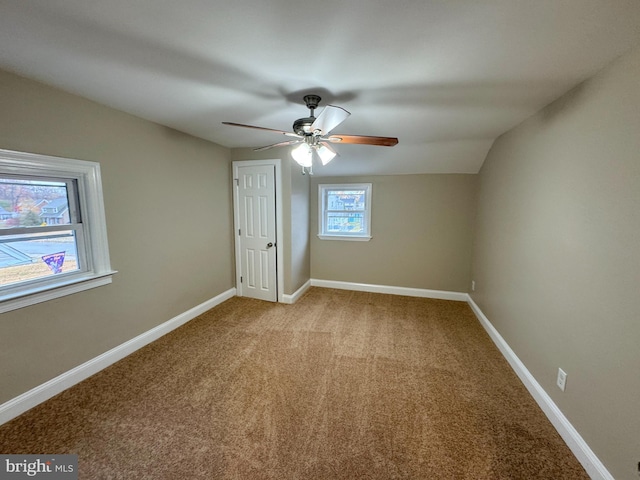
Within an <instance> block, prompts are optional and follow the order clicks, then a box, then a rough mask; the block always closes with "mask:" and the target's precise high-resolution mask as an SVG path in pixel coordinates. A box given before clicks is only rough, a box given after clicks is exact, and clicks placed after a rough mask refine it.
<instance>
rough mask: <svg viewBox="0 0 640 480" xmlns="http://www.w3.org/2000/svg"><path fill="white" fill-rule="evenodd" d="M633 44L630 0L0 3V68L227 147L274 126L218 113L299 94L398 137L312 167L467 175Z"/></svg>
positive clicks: (636, 20)
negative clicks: (521, 126)
mask: <svg viewBox="0 0 640 480" xmlns="http://www.w3.org/2000/svg"><path fill="white" fill-rule="evenodd" d="M639 44H640V1H638V0H484V1H481V0H395V1H392V0H349V1H347V0H342V1H339V0H324V1H317V0H316V1H313V2H311V1H308V0H298V1H292V0H270V1H265V0H262V1H258V0H233V1H226V2H222V1H220V0H181V1H176V0H100V1H97V0H94V1H91V0H2V1H1V2H0V67H1V68H4V69H6V70H9V71H13V72H17V73H19V74H22V75H24V76H27V77H30V78H34V79H36V80H39V81H42V82H44V83H47V84H50V85H54V86H57V87H59V88H62V89H64V90H66V91H69V92H72V93H75V94H78V95H82V96H84V97H87V98H90V99H93V100H95V101H98V102H100V103H103V104H106V105H109V106H111V107H114V108H117V109H120V110H123V111H125V112H129V113H132V114H134V115H138V116H140V117H143V118H146V119H149V120H153V121H155V122H158V123H161V124H163V125H167V126H170V127H173V128H175V129H177V130H181V131H184V132H188V133H191V134H193V135H195V136H198V137H202V138H205V139H209V140H212V141H214V142H216V143H219V144H221V145H224V146H226V147H232V148H233V147H258V146H263V145H268V144H271V143H275V142H278V141H281V140H283V138H282V136H279V135H277V134H274V133H266V132H260V131H254V130H249V129H242V128H234V127H229V126H224V125H221V122H222V121H232V122H238V123H248V124H252V125H259V126H265V127H270V128H275V129H280V130H287V131H288V130H290V129H291V125H292V123H293V120H295V119H296V118H299V117H306V116H308V113H309V111H308V110H307V109H306V107H305V106H304V103H303V101H302V96H303V95H304V94H305V93H318V94H319V95H321V96H322V97H323V102H322V103H321V105H324V104H326V103H331V104H334V105H339V106H342V107H344V108H346V109H347V110H349V111H350V112H351V113H352V115H351V117H350V118H348V119H347V120H346V121H345V122H344V123H343V124H342V125H340V126H339V127H338V128H336V129H335V130H334V132H333V133H343V134H353V135H380V136H395V137H398V138H399V140H400V143H399V144H398V145H397V146H395V147H372V146H358V145H340V146H338V147H337V149H338V150H339V152H340V157H338V158H337V159H336V160H334V161H333V162H332V163H331V164H329V165H327V166H326V167H318V168H316V169H315V173H316V175H323V174H324V175H355V174H393V173H476V172H477V171H478V170H479V168H480V167H481V165H482V162H483V160H484V158H485V155H486V153H487V151H488V149H489V148H490V146H491V144H492V142H493V140H494V139H495V138H496V137H497V136H499V135H500V134H502V133H504V132H505V131H507V130H509V129H510V128H512V127H513V126H515V125H517V124H518V123H520V122H521V121H522V120H524V119H525V118H527V117H528V116H530V115H532V114H533V113H535V112H536V111H538V110H539V109H540V108H542V107H543V106H544V105H546V104H548V103H549V102H551V101H552V100H554V99H555V98H557V97H559V96H560V95H562V94H563V93H564V92H566V91H567V90H569V89H570V88H572V87H573V86H574V85H576V84H577V83H579V82H581V81H582V80H584V79H586V78H588V77H589V76H591V75H593V74H594V73H595V72H597V71H598V70H599V69H601V68H602V67H604V66H605V65H606V64H608V63H609V62H611V61H612V60H614V59H615V58H616V57H617V56H619V55H621V54H623V53H624V52H626V51H627V50H629V49H631V48H633V47H635V46H636V45H639ZM319 110H320V109H318V111H319ZM317 113H318V112H316V114H317Z"/></svg>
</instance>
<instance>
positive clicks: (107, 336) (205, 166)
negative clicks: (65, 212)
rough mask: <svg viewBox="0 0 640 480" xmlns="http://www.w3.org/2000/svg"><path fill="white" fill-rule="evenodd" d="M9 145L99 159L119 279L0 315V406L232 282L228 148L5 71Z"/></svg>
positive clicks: (0, 96) (0, 78)
mask: <svg viewBox="0 0 640 480" xmlns="http://www.w3.org/2000/svg"><path fill="white" fill-rule="evenodd" d="M0 105H1V106H2V108H0V148H3V149H8V150H19V151H25V152H34V153H42V154H48V155H56V156H66V157H71V158H77V159H82V160H90V161H97V162H100V165H101V169H102V178H103V188H104V200H105V210H106V218H107V227H108V236H109V247H110V253H111V262H112V267H113V268H114V269H116V270H118V272H119V273H118V274H116V275H115V276H114V278H113V283H112V284H111V285H108V286H104V287H99V288H96V289H92V290H89V291H85V292H81V293H77V294H74V295H71V296H67V297H63V298H59V299H56V300H53V301H49V302H46V303H42V304H39V305H34V306H31V307H27V308H23V309H21V310H16V311H13V312H9V313H5V314H2V315H1V316H0V365H1V366H2V367H1V368H0V403H2V402H4V401H7V400H9V399H11V398H13V397H15V396H17V395H19V394H21V393H23V392H25V391H27V390H29V389H31V388H33V387H35V386H37V385H39V384H41V383H43V382H45V381H47V380H49V379H51V378H53V377H55V376H57V375H59V374H61V373H63V372H65V371H68V370H69V369H71V368H73V367H75V366H77V365H79V364H81V363H83V362H85V361H87V360H90V359H92V358H94V357H96V356H97V355H99V354H101V353H103V352H105V351H107V350H109V349H110V348H113V347H115V346H117V345H120V344H121V343H123V342H125V341H127V340H129V339H131V338H133V337H135V336H136V335H138V334H140V333H143V332H145V331H147V330H149V329H151V328H153V327H155V326H156V325H158V324H160V323H163V322H165V321H167V320H169V319H171V318H172V317H174V316H176V315H178V314H180V313H183V312H185V311H186V310H188V309H190V308H192V307H194V306H196V305H198V304H200V303H202V302H204V301H206V300H208V299H210V298H212V297H214V296H216V295H218V294H220V293H222V292H224V291H226V290H228V289H230V288H232V287H233V286H234V269H233V243H232V241H233V237H232V231H231V230H232V208H231V189H230V181H229V178H230V152H229V150H228V149H225V148H222V147H219V146H217V145H214V144H212V143H209V142H206V141H203V140H199V139H196V138H193V137H190V136H188V135H184V134H182V133H179V132H176V131H174V130H171V129H168V128H166V127H162V126H159V125H156V124H153V123H150V122H147V121H145V120H142V119H139V118H136V117H133V116H130V115H127V114H124V113H122V112H118V111H115V110H112V109H110V108H107V107H104V106H101V105H98V104H96V103H93V102H90V101H87V100H85V99H82V98H80V97H77V96H74V95H69V94H66V93H63V92H61V91H58V90H56V89H53V88H50V87H46V86H44V85H41V84H39V83H36V82H32V81H29V80H26V79H23V78H21V77H18V76H15V75H12V74H9V73H6V72H1V71H0Z"/></svg>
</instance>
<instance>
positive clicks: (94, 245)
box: [0, 149, 117, 313]
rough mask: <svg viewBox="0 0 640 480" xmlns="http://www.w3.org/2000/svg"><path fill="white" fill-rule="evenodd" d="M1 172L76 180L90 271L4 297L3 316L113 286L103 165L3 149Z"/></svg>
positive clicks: (1, 302)
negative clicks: (20, 309) (103, 195)
mask: <svg viewBox="0 0 640 480" xmlns="http://www.w3.org/2000/svg"><path fill="white" fill-rule="evenodd" d="M0 173H5V174H15V175H34V176H38V175H39V176H43V177H58V178H63V179H68V178H74V179H76V180H77V182H78V196H79V199H80V204H81V207H82V212H83V213H82V215H83V224H84V225H85V241H84V244H85V245H86V247H87V249H88V250H89V252H87V259H88V264H89V265H88V269H87V270H85V271H80V272H75V273H68V274H65V275H63V276H61V277H60V279H59V281H57V282H55V283H50V282H46V283H44V284H42V285H36V284H34V285H32V284H29V285H25V287H24V288H23V289H20V290H19V291H17V292H16V291H12V292H11V293H7V294H1V295H0V313H4V312H8V311H11V310H16V309H18V308H23V307H26V306H29V305H34V304H36V303H40V302H44V301H47V300H52V299H54V298H59V297H62V296H65V295H71V294H73V293H77V292H81V291H83V290H87V289H90V288H95V287H98V286H101V285H106V284H108V283H111V276H112V275H113V274H114V273H117V272H115V271H114V270H112V269H111V262H110V259H109V244H108V240H107V226H106V217H105V213H104V201H103V198H102V177H101V174H100V164H99V163H97V162H89V161H86V160H75V159H70V158H61V157H53V156H49V155H40V154H34V153H25V152H15V151H11V150H1V149H0Z"/></svg>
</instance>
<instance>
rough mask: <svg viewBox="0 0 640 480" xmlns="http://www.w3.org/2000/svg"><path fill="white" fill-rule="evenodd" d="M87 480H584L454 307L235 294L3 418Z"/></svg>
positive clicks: (7, 432) (8, 442)
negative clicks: (75, 461) (74, 462)
mask: <svg viewBox="0 0 640 480" xmlns="http://www.w3.org/2000/svg"><path fill="white" fill-rule="evenodd" d="M0 453H43V454H44V453H77V454H78V455H79V471H80V478H81V479H107V478H108V479H136V480H137V479H155V480H158V479H171V480H173V479H199V478H206V479H278V480H281V479H305V480H306V479H381V480H382V479H384V480H389V479H396V478H402V479H536V478H538V479H588V478H589V477H588V476H587V474H586V473H585V471H584V470H583V469H582V467H581V466H580V464H579V463H578V462H577V460H576V459H575V457H574V456H573V455H572V453H571V452H570V450H569V449H568V448H567V446H566V445H565V444H564V443H563V441H562V439H561V438H560V436H559V435H558V434H557V432H556V431H555V430H554V428H553V427H552V426H551V424H550V423H549V421H548V420H547V419H546V417H545V416H544V414H543V413H542V411H541V410H540V409H539V407H538V406H537V405H536V404H535V402H534V401H533V399H532V398H531V397H530V396H529V394H528V393H527V391H526V389H525V388H524V386H523V385H522V384H521V383H520V381H519V380H518V378H517V377H516V376H515V374H514V373H513V372H512V371H511V369H510V367H509V365H508V364H507V363H506V361H505V360H504V359H503V357H502V356H501V354H500V353H499V352H498V350H497V349H496V348H495V346H494V345H493V343H492V342H491V340H490V339H489V337H488V336H487V335H486V334H485V332H484V330H483V329H482V327H481V326H480V324H479V323H478V321H477V320H476V318H475V316H474V315H473V313H472V312H471V310H470V309H469V307H468V306H467V305H466V304H465V303H462V302H450V301H443V300H430V299H421V298H413V297H401V296H391V295H381V294H371V293H363V292H350V291H343V290H332V289H324V288H312V289H310V290H309V291H308V292H307V293H306V294H305V295H304V297H303V298H301V299H300V300H299V301H298V302H297V303H296V304H295V305H283V304H272V303H268V302H261V301H256V300H251V299H246V298H238V297H236V298H232V299H231V300H228V301H227V302H225V303H223V304H222V305H220V306H218V307H216V308H214V309H212V310H210V311H209V312H207V313H205V314H204V315H202V316H200V317H198V318H197V319H195V320H193V321H191V322H189V323H188V324H187V325H185V326H183V327H182V328H179V329H178V330H175V331H174V332H172V333H170V334H169V335H166V336H165V337H163V338H161V339H160V340H158V341H156V342H154V343H153V344H151V345H149V346H147V347H145V348H143V349H141V350H139V351H138V352H136V353H134V354H133V355H131V356H129V357H127V358H126V359H124V360H122V361H120V362H118V363H116V364H114V365H113V366H111V367H109V368H107V369H105V370H103V371H102V372H100V373H98V374H96V375H94V376H93V377H91V378H89V379H88V380H86V381H84V382H82V383H80V384H78V385H76V386H75V387H73V388H71V389H69V390H67V391H65V392H63V393H61V394H60V395H58V396H57V397H55V398H53V399H51V400H49V401H47V402H45V403H43V404H41V405H39V406H38V407H36V408H34V409H32V410H30V411H29V412H27V413H25V414H24V415H22V416H20V417H18V418H16V419H14V420H13V421H11V422H9V423H7V424H5V425H3V426H1V427H0Z"/></svg>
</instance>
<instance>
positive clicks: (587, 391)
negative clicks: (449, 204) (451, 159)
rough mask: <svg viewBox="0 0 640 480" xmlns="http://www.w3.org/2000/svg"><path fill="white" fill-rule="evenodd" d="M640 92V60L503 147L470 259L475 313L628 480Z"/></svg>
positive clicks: (578, 92)
mask: <svg viewBox="0 0 640 480" xmlns="http://www.w3.org/2000/svg"><path fill="white" fill-rule="evenodd" d="M639 79H640V49H637V50H635V51H634V52H632V53H630V54H629V55H627V56H625V57H623V58H622V59H619V60H618V61H617V62H616V63H614V64H613V65H612V66H611V67H609V68H607V69H605V70H604V71H602V72H601V73H600V74H599V75H597V76H596V77H595V78H593V79H591V80H589V81H587V82H586V83H584V84H582V85H580V86H579V87H578V88H576V89H574V90H573V91H571V92H570V93H569V94H567V95H565V96H564V97H562V98H561V99H559V100H558V101H556V102H555V103H553V104H551V105H550V106H548V107H547V108H545V109H544V110H542V111H541V112H539V113H538V114H537V115H535V116H534V117H532V118H530V119H529V120H527V121H526V122H524V123H523V124H521V125H520V126H519V127H517V128H516V129H514V130H512V131H510V132H509V133H507V134H505V135H504V136H502V137H501V138H500V139H499V140H498V141H496V143H495V144H494V146H493V148H492V149H491V151H490V153H489V155H488V157H487V159H486V161H485V164H484V166H483V168H482V170H481V172H480V190H479V213H478V221H477V227H476V239H475V248H474V255H473V259H474V260H473V278H474V279H475V281H476V285H477V291H476V292H475V293H473V294H472V297H473V299H474V300H475V301H476V302H477V304H478V305H479V306H480V308H481V309H482V310H483V312H484V313H485V315H486V316H487V317H488V318H489V320H490V321H491V322H492V323H493V325H494V326H495V327H496V328H497V329H498V331H499V332H500V334H501V335H502V336H503V337H504V338H505V340H506V341H507V342H508V343H509V345H510V346H511V347H512V348H513V350H514V351H515V353H516V354H517V355H518V357H519V358H520V359H521V360H522V361H523V362H524V364H525V365H526V366H527V368H528V369H529V370H530V371H531V373H532V374H533V375H534V376H535V378H536V379H537V381H538V382H539V383H540V384H541V385H542V387H543V388H544V389H545V390H546V391H547V393H548V394H549V395H550V396H551V397H552V399H553V401H554V402H555V403H556V404H557V405H558V406H559V407H560V409H561V410H562V412H563V413H564V414H565V415H566V416H567V418H568V419H569V421H570V422H571V423H572V424H573V426H574V427H576V429H577V430H578V431H579V433H580V434H581V435H582V436H583V438H584V439H585V440H586V442H587V443H588V445H589V446H590V447H591V448H592V449H593V450H594V452H595V453H596V455H597V456H598V457H599V458H600V460H601V461H603V463H604V464H605V466H606V467H607V468H608V469H609V471H610V472H611V473H612V474H613V476H614V477H615V478H618V479H631V478H637V468H638V461H640V413H639V412H640V346H639V345H640V295H639V294H638V292H639V291H640V290H639V286H640V113H639V112H640V83H639ZM558 367H561V368H562V369H564V370H565V371H566V372H567V374H568V379H567V387H566V392H565V393H562V392H561V391H560V390H559V389H558V388H557V387H556V386H555V380H556V375H557V370H558Z"/></svg>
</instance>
